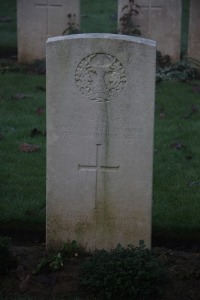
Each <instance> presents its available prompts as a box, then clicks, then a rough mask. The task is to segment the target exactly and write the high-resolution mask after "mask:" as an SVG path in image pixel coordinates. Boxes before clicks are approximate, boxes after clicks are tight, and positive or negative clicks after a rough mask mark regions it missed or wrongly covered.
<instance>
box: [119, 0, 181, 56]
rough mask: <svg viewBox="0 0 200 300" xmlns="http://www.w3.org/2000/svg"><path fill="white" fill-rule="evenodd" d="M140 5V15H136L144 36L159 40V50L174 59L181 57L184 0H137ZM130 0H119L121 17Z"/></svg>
mask: <svg viewBox="0 0 200 300" xmlns="http://www.w3.org/2000/svg"><path fill="white" fill-rule="evenodd" d="M135 2H136V3H137V4H139V5H140V9H139V15H138V16H136V17H134V20H135V24H137V25H139V29H140V31H141V34H142V37H145V38H149V39H153V40H155V41H156V42H157V50H159V51H161V52H162V54H163V55H170V57H171V59H172V61H178V60H179V59H180V43H181V13H182V0H136V1H135ZM128 3H129V0H118V24H119V28H120V21H119V19H120V18H121V16H122V15H123V14H124V12H126V11H127V10H126V9H125V10H123V8H124V6H125V5H127V4H128Z"/></svg>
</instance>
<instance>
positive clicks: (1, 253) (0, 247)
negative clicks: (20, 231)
mask: <svg viewBox="0 0 200 300" xmlns="http://www.w3.org/2000/svg"><path fill="white" fill-rule="evenodd" d="M12 264H13V258H12V254H11V251H10V239H9V238H8V237H0V274H5V273H7V272H8V271H9V269H10V268H11V266H12Z"/></svg>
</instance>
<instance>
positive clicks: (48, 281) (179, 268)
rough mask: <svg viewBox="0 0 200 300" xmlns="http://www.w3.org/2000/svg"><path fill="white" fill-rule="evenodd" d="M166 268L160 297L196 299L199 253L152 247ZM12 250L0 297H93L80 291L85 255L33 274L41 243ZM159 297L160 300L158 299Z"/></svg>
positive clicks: (41, 253)
mask: <svg viewBox="0 0 200 300" xmlns="http://www.w3.org/2000/svg"><path fill="white" fill-rule="evenodd" d="M153 251H154V253H155V254H156V256H158V257H159V259H161V260H162V261H163V262H164V263H165V265H166V268H167V270H168V274H169V276H168V281H167V282H166V286H165V290H164V295H163V297H162V298H161V299H162V300H200V252H184V251H174V250H170V249H167V248H159V247H157V248H153ZM12 253H13V255H14V256H15V258H16V262H17V263H13V269H12V270H10V271H9V273H8V274H6V275H3V276H1V277H0V299H12V300H14V299H48V300H51V299H71V300H72V299H74V300H75V299H76V300H82V299H84V300H85V299H86V300H87V299H96V297H94V298H91V297H89V296H87V295H86V294H83V292H82V291H81V289H80V287H79V272H80V266H81V264H82V262H83V261H84V260H85V259H87V258H80V257H74V258H72V259H70V260H69V261H68V262H67V263H66V264H65V266H63V268H62V269H61V270H59V271H56V272H49V271H47V270H46V271H44V272H43V273H40V274H37V275H33V270H34V269H35V267H36V266H37V265H38V263H39V262H40V261H41V259H42V258H44V257H46V255H47V254H46V250H45V244H42V245H41V244H39V245H34V246H32V245H31V246H15V247H12ZM161 299H160V300H161Z"/></svg>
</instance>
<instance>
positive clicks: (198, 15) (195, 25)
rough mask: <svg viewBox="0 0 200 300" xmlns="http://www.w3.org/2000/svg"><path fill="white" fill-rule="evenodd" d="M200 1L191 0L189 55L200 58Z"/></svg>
mask: <svg viewBox="0 0 200 300" xmlns="http://www.w3.org/2000/svg"><path fill="white" fill-rule="evenodd" d="M199 28H200V1H199V0H190V21H189V38H188V56H189V57H192V58H195V59H198V60H199V59H200V32H199Z"/></svg>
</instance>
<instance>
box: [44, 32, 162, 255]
mask: <svg viewBox="0 0 200 300" xmlns="http://www.w3.org/2000/svg"><path fill="white" fill-rule="evenodd" d="M155 54H156V50H155V42H154V41H150V40H145V39H140V38H136V37H128V36H123V35H113V34H83V35H73V36H72V35H71V36H66V37H58V38H50V39H49V40H48V42H47V247H48V248H51V247H52V248H56V247H59V246H61V245H62V243H63V242H66V241H72V240H76V241H77V242H78V243H80V244H81V245H83V246H84V247H86V249H87V250H94V249H95V248H98V249H101V248H104V249H111V248H113V247H115V246H117V244H118V243H120V244H122V245H124V246H126V245H127V244H130V243H133V244H134V245H137V244H138V241H139V240H140V239H143V240H144V241H145V244H146V245H147V246H148V247H150V246H151V197H152V161H153V119H154V83H155V56H156V55H155Z"/></svg>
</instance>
